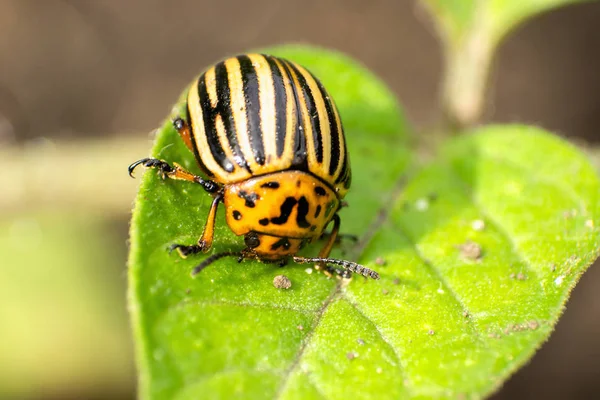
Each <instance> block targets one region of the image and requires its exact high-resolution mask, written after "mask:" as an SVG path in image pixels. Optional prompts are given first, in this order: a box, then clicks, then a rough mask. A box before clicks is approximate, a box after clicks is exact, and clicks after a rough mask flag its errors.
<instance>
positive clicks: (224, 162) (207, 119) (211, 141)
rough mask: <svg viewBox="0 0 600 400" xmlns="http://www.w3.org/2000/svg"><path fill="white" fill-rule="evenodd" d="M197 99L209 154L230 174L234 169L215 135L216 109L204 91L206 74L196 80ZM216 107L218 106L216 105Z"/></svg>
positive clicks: (205, 90) (206, 91)
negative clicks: (198, 99)
mask: <svg viewBox="0 0 600 400" xmlns="http://www.w3.org/2000/svg"><path fill="white" fill-rule="evenodd" d="M198 97H199V98H200V107H201V108H202V119H203V120H204V134H205V135H206V141H207V142H208V147H209V148H210V152H211V154H212V156H213V158H214V159H215V161H216V162H217V164H219V165H220V166H221V168H223V169H224V170H225V171H227V172H232V171H233V169H234V167H233V164H232V163H231V160H229V158H227V156H226V155H225V150H223V147H222V146H221V143H220V142H219V136H218V135H217V127H216V125H215V117H216V115H217V114H218V112H217V109H216V108H213V107H212V105H211V103H210V98H209V96H208V90H207V89H206V74H204V75H202V76H201V77H200V78H199V79H198ZM217 107H218V104H217Z"/></svg>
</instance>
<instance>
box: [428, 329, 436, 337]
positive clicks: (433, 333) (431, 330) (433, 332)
mask: <svg viewBox="0 0 600 400" xmlns="http://www.w3.org/2000/svg"><path fill="white" fill-rule="evenodd" d="M427 334H428V335H429V336H433V335H435V331H434V330H433V329H430V330H429V332H427Z"/></svg>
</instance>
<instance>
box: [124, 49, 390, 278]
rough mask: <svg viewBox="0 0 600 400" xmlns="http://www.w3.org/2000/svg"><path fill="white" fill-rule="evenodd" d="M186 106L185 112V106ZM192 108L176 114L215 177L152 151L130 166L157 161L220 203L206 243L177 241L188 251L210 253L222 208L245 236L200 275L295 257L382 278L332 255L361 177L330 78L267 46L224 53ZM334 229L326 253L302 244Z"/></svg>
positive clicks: (205, 76)
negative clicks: (311, 252)
mask: <svg viewBox="0 0 600 400" xmlns="http://www.w3.org/2000/svg"><path fill="white" fill-rule="evenodd" d="M182 114H183V113H182ZM184 114H185V115H180V116H177V117H175V118H174V119H173V120H172V123H173V126H174V128H175V129H176V130H177V132H178V133H179V135H180V137H181V139H182V140H183V142H184V143H185V145H186V146H187V148H188V149H189V150H190V151H191V152H192V153H193V154H194V156H195V159H196V161H197V163H198V165H199V167H200V169H201V170H202V172H203V173H204V174H205V176H206V177H207V178H208V179H205V178H204V177H201V176H197V175H194V174H192V173H190V172H188V171H186V170H184V169H183V168H182V167H181V166H179V165H177V164H175V163H174V164H173V165H171V164H169V163H168V162H166V161H164V160H159V159H156V158H143V159H141V160H138V161H136V162H134V163H132V164H131V165H130V166H129V175H131V176H133V175H132V173H133V171H134V169H135V168H136V167H137V166H138V165H143V166H144V167H147V168H154V169H156V170H158V172H159V173H160V174H161V175H162V177H163V178H170V179H177V180H184V181H188V182H193V183H196V184H199V185H201V186H202V187H203V188H204V190H205V191H206V192H208V193H210V194H211V195H212V197H213V201H212V204H211V207H210V210H209V213H208V219H207V221H206V224H205V226H204V230H203V232H202V235H201V237H200V239H199V240H198V242H197V243H196V244H192V245H185V244H173V245H172V246H171V247H170V251H172V250H177V251H178V253H179V254H180V255H181V256H182V257H184V258H185V257H187V256H189V255H191V254H196V253H200V252H207V251H208V250H209V249H210V248H211V247H212V243H213V236H214V227H215V219H216V215H217V214H216V213H217V208H218V207H219V204H220V203H224V206H225V216H226V222H227V224H228V226H229V228H230V229H231V230H232V231H233V232H234V233H235V234H236V235H238V236H244V243H245V246H246V247H245V248H244V249H243V250H241V251H240V252H222V253H217V254H214V255H212V256H210V257H208V258H206V259H205V260H204V261H203V262H202V263H201V264H200V265H198V266H197V267H196V268H194V270H193V271H192V274H193V275H195V274H197V273H198V272H200V271H201V270H202V269H204V268H205V267H207V266H208V265H209V264H211V263H212V262H214V261H215V260H217V259H219V258H222V257H226V256H237V257H238V261H240V262H241V261H242V260H244V259H257V260H259V261H262V262H278V263H280V265H285V263H287V262H288V260H289V259H290V258H291V259H292V260H294V261H295V262H297V263H317V265H319V266H320V267H325V266H327V265H329V266H332V265H333V266H336V268H333V269H334V271H335V272H338V273H339V274H340V275H342V276H346V277H347V276H349V275H350V272H355V273H359V274H362V275H363V276H365V277H370V278H373V279H379V274H378V273H377V272H375V271H373V270H371V269H369V268H366V267H364V266H362V265H360V264H357V263H355V262H351V261H345V260H338V259H333V258H328V257H329V254H330V252H331V249H332V248H333V246H334V244H335V242H336V240H337V239H339V230H340V223H341V220H340V217H339V215H338V211H339V210H340V208H341V207H342V206H343V205H344V202H343V198H344V196H345V195H346V193H347V192H348V189H349V188H350V184H351V176H352V173H351V169H350V159H349V156H348V152H347V148H346V140H345V136H344V129H343V126H342V121H341V118H340V115H339V112H338V109H337V107H336V105H335V103H334V101H333V99H332V98H331V96H330V95H329V94H328V92H327V91H326V89H325V88H324V87H323V85H322V83H321V82H320V81H319V80H318V79H317V78H316V77H315V76H314V75H313V74H312V73H310V72H309V71H308V70H306V69H305V68H303V67H302V66H301V65H299V64H297V63H294V62H291V61H289V60H287V59H284V58H279V57H275V56H271V55H265V54H242V55H238V56H235V57H230V58H228V59H226V60H224V61H221V62H219V63H217V64H215V65H213V66H211V67H210V68H208V69H207V70H206V71H205V72H203V73H202V74H201V75H200V76H199V77H198V78H197V79H196V80H194V81H193V83H192V84H191V86H190V88H189V90H188V93H187V98H186V107H185V112H184ZM331 222H333V228H332V231H331V233H330V234H329V235H328V237H327V240H326V242H325V244H324V246H323V248H322V249H321V251H320V252H319V254H318V257H302V256H299V255H298V252H299V251H300V250H301V249H302V248H303V247H304V246H305V245H306V244H308V243H310V242H313V241H314V240H316V239H318V238H320V237H322V236H325V235H326V234H325V233H324V232H325V229H326V227H327V226H328V225H329V224H330V223H331Z"/></svg>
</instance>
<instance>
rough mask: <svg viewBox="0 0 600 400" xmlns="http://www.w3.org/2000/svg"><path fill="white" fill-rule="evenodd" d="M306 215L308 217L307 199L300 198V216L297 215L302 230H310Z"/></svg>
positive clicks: (297, 221)
mask: <svg viewBox="0 0 600 400" xmlns="http://www.w3.org/2000/svg"><path fill="white" fill-rule="evenodd" d="M306 215H308V201H307V200H306V197H304V196H302V197H300V200H298V214H297V215H296V223H297V224H298V226H299V227H300V228H308V227H309V226H310V223H309V222H308V221H307V220H306Z"/></svg>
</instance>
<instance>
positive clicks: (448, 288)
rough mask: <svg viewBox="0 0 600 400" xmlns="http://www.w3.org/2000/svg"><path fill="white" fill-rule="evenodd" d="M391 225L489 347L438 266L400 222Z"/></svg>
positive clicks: (474, 319)
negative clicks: (468, 317)
mask: <svg viewBox="0 0 600 400" xmlns="http://www.w3.org/2000/svg"><path fill="white" fill-rule="evenodd" d="M392 226H393V227H394V228H395V230H396V232H397V233H398V234H400V235H402V236H403V237H404V238H405V239H406V241H407V242H408V243H409V244H410V245H411V247H412V248H413V250H414V252H415V255H416V256H417V257H418V258H419V259H420V260H421V262H422V263H423V264H424V265H425V267H426V268H427V269H428V270H429V273H430V274H431V275H432V276H433V277H434V278H436V279H437V280H438V281H439V282H440V284H441V285H442V287H443V289H444V291H445V292H448V293H449V294H450V296H451V297H452V299H453V300H454V302H455V303H456V304H457V305H458V307H459V308H460V309H461V311H462V313H463V314H465V315H470V316H471V323H469V324H467V326H468V327H469V330H470V331H471V335H472V336H473V337H474V338H475V339H476V340H477V341H478V342H479V343H481V345H482V346H483V347H484V348H486V349H489V345H488V343H487V342H486V341H485V340H484V339H483V336H482V331H481V329H477V328H476V326H478V321H477V319H476V318H475V316H473V315H471V313H470V312H469V309H468V308H467V306H466V304H465V303H464V301H463V300H462V299H461V298H460V297H459V296H458V294H457V293H456V292H455V291H454V289H453V288H452V286H451V285H450V284H449V283H448V281H447V280H446V279H445V278H444V276H443V275H442V273H441V271H440V270H439V268H438V267H437V266H436V265H435V264H434V263H433V262H431V261H430V260H429V259H428V258H427V257H425V255H424V254H423V253H422V252H421V250H420V249H419V246H418V245H417V244H416V243H415V242H414V241H413V240H412V239H411V238H410V236H409V235H408V234H407V233H406V230H405V229H404V228H403V227H402V226H401V224H400V223H398V222H392Z"/></svg>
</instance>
